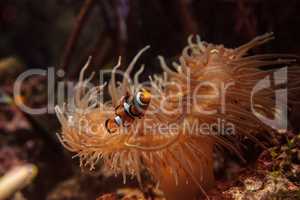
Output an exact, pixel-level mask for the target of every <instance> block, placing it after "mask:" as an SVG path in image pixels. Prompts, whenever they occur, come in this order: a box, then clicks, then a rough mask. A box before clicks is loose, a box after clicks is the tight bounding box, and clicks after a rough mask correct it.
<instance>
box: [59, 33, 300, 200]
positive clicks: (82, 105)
mask: <svg viewBox="0 0 300 200" xmlns="http://www.w3.org/2000/svg"><path fill="white" fill-rule="evenodd" d="M271 39H273V34H272V33H270V34H265V35H262V36H259V37H256V38H255V39H253V40H252V41H250V42H248V43H246V44H244V45H242V46H240V47H238V48H235V49H230V48H226V47H224V46H223V45H215V44H210V43H207V42H203V41H200V38H199V37H196V41H195V42H194V41H193V37H190V38H189V39H188V46H187V47H186V48H184V49H183V51H182V55H181V57H180V58H179V62H178V63H174V68H175V70H172V69H171V68H169V67H168V66H167V64H166V62H165V60H164V59H163V58H162V57H161V56H160V57H159V60H160V63H161V67H162V69H163V74H162V75H161V76H158V75H154V76H153V77H151V78H150V86H149V85H148V86H145V85H142V84H141V83H139V82H138V78H139V75H140V74H141V73H142V71H143V67H141V69H140V70H139V72H138V73H136V75H135V77H134V82H133V84H130V81H129V76H130V73H131V71H132V69H133V67H134V64H135V63H136V61H137V59H138V58H139V57H140V56H141V54H142V53H143V52H144V51H146V50H147V49H148V48H149V47H145V48H144V49H142V50H141V51H140V52H139V53H138V54H137V55H136V57H135V58H134V59H133V61H132V62H131V63H130V65H129V66H128V68H127V69H126V71H125V74H124V78H123V80H122V82H121V83H119V84H117V82H116V77H115V73H116V71H117V70H118V68H119V67H120V64H121V63H120V60H119V63H118V64H117V65H116V66H115V67H114V69H113V70H112V77H111V81H110V83H109V85H108V89H109V93H110V96H111V102H104V101H103V100H102V99H99V98H98V97H99V96H101V95H102V93H103V89H104V88H105V84H103V85H100V86H96V87H94V88H92V89H89V90H87V89H86V88H87V85H88V84H89V82H90V80H91V79H92V76H93V74H92V75H91V76H90V77H89V78H87V79H84V72H85V70H86V68H87V67H88V66H89V61H88V62H87V64H86V65H85V66H84V67H83V69H82V71H81V73H80V78H79V82H78V85H77V86H76V88H75V94H74V103H73V104H72V103H69V104H65V105H63V106H57V107H56V113H57V116H58V119H59V121H60V123H61V125H62V131H61V133H60V134H58V137H59V139H60V141H61V143H62V144H63V145H64V147H65V148H66V149H68V150H69V151H71V152H74V153H76V156H78V157H79V158H80V163H81V164H80V165H81V166H90V169H91V170H92V169H94V168H95V164H97V163H98V162H99V160H100V159H101V160H103V163H104V166H103V167H104V168H105V169H106V170H108V171H111V172H112V173H113V174H122V175H123V180H124V182H126V175H127V174H130V175H132V176H135V177H137V180H138V181H139V183H140V184H142V178H141V173H142V172H143V171H144V170H148V171H149V172H150V173H151V174H152V175H153V176H154V177H155V178H156V179H157V180H158V181H159V182H160V185H161V187H162V189H163V191H164V192H165V194H166V196H167V198H169V199H182V198H183V197H187V195H191V196H190V197H191V198H192V197H194V196H195V195H196V194H197V193H198V192H199V189H200V190H201V191H202V193H203V194H205V189H207V188H211V187H212V186H213V184H214V176H213V149H214V148H215V147H216V146H217V147H220V146H223V147H225V148H228V149H229V150H231V151H233V152H234V153H236V154H237V155H239V157H240V158H241V159H243V158H242V155H241V154H240V153H239V151H238V149H237V148H236V146H235V145H234V143H236V142H237V141H238V139H239V138H243V137H247V138H250V139H251V140H253V141H254V142H256V143H257V144H260V145H261V146H264V144H262V143H261V142H260V141H259V140H258V139H256V134H257V133H259V132H261V131H267V132H269V133H275V132H276V131H277V130H278V129H279V128H278V127H277V124H269V125H266V124H265V123H263V122H262V121H261V120H259V119H258V117H259V116H269V117H270V116H281V115H282V113H281V110H277V108H275V107H274V101H275V100H274V96H273V95H274V93H273V89H274V88H275V86H271V87H269V88H267V89H263V90H261V91H260V92H259V93H256V94H255V101H254V102H252V93H251V91H252V89H253V88H254V87H255V85H256V84H257V82H258V81H260V80H263V79H264V77H268V76H271V75H273V73H275V72H276V71H275V69H274V68H272V67H275V66H281V65H287V64H290V63H292V62H294V61H295V59H294V56H292V55H281V54H262V55H253V56H248V55H247V52H248V51H249V50H250V49H252V48H254V47H256V46H258V45H261V44H263V43H266V42H268V41H270V40H271ZM279 58H281V59H279ZM263 67H269V69H265V70H261V68H263ZM298 75H299V70H298V69H297V68H296V67H290V68H289V74H288V76H289V77H291V78H295V77H296V76H298ZM280 78H282V77H280ZM280 80H281V79H280ZM207 82H209V83H210V84H213V85H215V86H217V87H221V88H223V89H225V90H226V89H227V90H226V95H225V94H224V96H223V98H222V95H220V92H219V90H216V89H215V88H214V87H210V85H207V84H205V83H207ZM231 82H233V84H230V83H231ZM228 84H229V85H228ZM297 84H298V82H291V84H290V86H291V87H292V88H297V87H296V86H297ZM178 86H179V87H178ZM229 86H230V87H229ZM140 87H146V89H147V90H149V91H150V92H151V94H152V96H153V98H151V102H150V105H149V109H148V110H147V111H146V113H145V115H144V116H143V117H142V118H141V119H137V120H135V121H134V122H133V124H132V125H131V126H130V127H128V128H126V129H124V128H120V130H118V131H117V132H116V133H114V134H110V133H109V132H108V131H107V130H106V129H105V127H104V122H105V121H106V119H109V118H113V116H114V109H115V107H116V106H117V105H118V102H119V100H120V99H121V98H122V97H123V96H124V95H125V94H126V92H128V93H129V94H130V95H133V94H134V93H135V92H136V91H138V89H139V88H140ZM203 96H205V97H206V98H203ZM201 97H202V98H201ZM225 99H226V107H225V108H226V110H223V109H225V108H224V107H222V103H225ZM280 100H282V99H280ZM223 101H224V102H223ZM282 101H284V100H282ZM214 109H215V110H216V112H214V113H209V114H208V113H207V112H208V111H210V110H214ZM253 110H255V112H254V111H253ZM218 120H220V121H222V120H223V121H227V122H229V123H231V124H234V127H235V129H234V130H233V129H232V128H231V129H230V128H227V127H225V128H224V127H223V128H221V130H215V129H209V130H208V131H207V130H206V131H205V130H203V129H201V128H200V129H199V128H196V129H191V125H193V124H194V123H198V124H214V123H216V121H218ZM223 121H222V122H223ZM172 124H175V125H179V126H178V129H177V131H174V130H173V129H172V128H166V129H159V128H158V127H157V126H158V125H160V126H161V125H164V126H166V127H169V126H170V125H172ZM147 127H151V128H147ZM224 129H225V131H226V132H225V134H224V132H222V131H224ZM227 129H228V130H227ZM276 129H277V130H276ZM220 131H221V132H220ZM280 131H284V130H280ZM177 185H178V187H176V186H177Z"/></svg>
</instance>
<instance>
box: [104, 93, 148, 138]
mask: <svg viewBox="0 0 300 200" xmlns="http://www.w3.org/2000/svg"><path fill="white" fill-rule="evenodd" d="M150 100H151V93H150V92H148V91H147V90H145V89H141V90H140V91H139V92H137V93H136V94H135V95H134V96H133V98H130V95H129V94H128V93H127V94H126V95H125V96H124V97H123V98H122V99H121V102H120V104H119V105H118V106H117V107H116V108H115V117H114V118H110V119H107V120H106V121H105V128H106V130H107V131H108V132H109V133H114V132H116V131H117V129H118V128H119V127H120V126H124V127H128V126H130V125H131V124H132V123H133V121H134V120H135V119H136V118H141V117H142V116H143V115H144V113H145V111H146V110H147V108H148V106H149V103H150Z"/></svg>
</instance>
